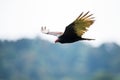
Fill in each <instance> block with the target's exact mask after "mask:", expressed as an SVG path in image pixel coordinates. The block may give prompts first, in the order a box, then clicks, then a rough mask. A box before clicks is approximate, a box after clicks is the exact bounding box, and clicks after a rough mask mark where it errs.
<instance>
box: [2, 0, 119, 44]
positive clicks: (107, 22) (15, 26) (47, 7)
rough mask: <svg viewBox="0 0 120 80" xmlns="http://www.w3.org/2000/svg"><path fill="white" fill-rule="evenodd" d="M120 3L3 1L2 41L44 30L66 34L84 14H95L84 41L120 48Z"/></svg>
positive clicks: (111, 0)
mask: <svg viewBox="0 0 120 80" xmlns="http://www.w3.org/2000/svg"><path fill="white" fill-rule="evenodd" d="M119 8H120V1H119V0H0V39H17V38H21V37H31V38H32V37H35V36H37V35H40V28H41V26H47V27H48V28H49V29H50V30H51V31H64V28H65V27H66V26H67V25H68V24H70V23H71V22H72V21H73V20H75V19H76V17H77V16H78V15H79V14H80V13H81V12H82V11H84V12H87V11H90V12H91V13H93V14H94V17H96V18H95V20H96V21H95V23H94V24H93V25H92V26H91V28H90V29H89V31H88V32H87V33H86V34H85V35H84V37H89V38H95V39H96V40H95V41H94V42H90V43H94V44H100V43H101V42H117V43H119V44H120V29H119V27H120V24H119V23H120V20H119V19H120V9H119Z"/></svg>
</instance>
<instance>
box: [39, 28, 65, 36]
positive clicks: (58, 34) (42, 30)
mask: <svg viewBox="0 0 120 80" xmlns="http://www.w3.org/2000/svg"><path fill="white" fill-rule="evenodd" d="M41 32H42V33H44V34H50V35H54V36H60V35H62V34H63V32H50V31H49V30H48V29H46V27H41Z"/></svg>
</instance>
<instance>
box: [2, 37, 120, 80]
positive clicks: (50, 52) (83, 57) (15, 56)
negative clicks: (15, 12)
mask: <svg viewBox="0 0 120 80" xmlns="http://www.w3.org/2000/svg"><path fill="white" fill-rule="evenodd" d="M0 80H120V46H119V45H117V44H116V43H104V44H102V45H100V46H99V47H93V46H91V45H88V44H87V43H83V42H76V43H72V44H53V43H50V42H48V41H45V40H41V39H40V38H36V39H21V40H18V41H15V42H14V41H7V40H5V41H0Z"/></svg>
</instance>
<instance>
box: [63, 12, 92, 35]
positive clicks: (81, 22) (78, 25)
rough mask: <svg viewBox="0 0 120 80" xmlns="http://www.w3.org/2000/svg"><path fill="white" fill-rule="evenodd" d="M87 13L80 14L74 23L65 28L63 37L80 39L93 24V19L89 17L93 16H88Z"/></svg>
mask: <svg viewBox="0 0 120 80" xmlns="http://www.w3.org/2000/svg"><path fill="white" fill-rule="evenodd" d="M88 13H89V11H88V12H87V13H85V14H83V12H82V13H81V14H80V15H79V17H78V18H77V19H76V20H75V21H74V22H72V23H71V24H70V25H68V26H67V27H66V29H65V32H64V34H63V36H68V37H69V36H71V37H73V36H79V37H81V36H82V35H83V34H84V33H85V32H86V31H87V28H89V27H90V25H92V24H93V22H94V20H93V18H94V17H91V16H92V15H93V14H90V15H88Z"/></svg>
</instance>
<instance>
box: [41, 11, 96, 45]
mask: <svg viewBox="0 0 120 80" xmlns="http://www.w3.org/2000/svg"><path fill="white" fill-rule="evenodd" d="M88 14H89V11H88V12H87V13H85V14H84V13H83V12H82V13H81V14H80V15H79V16H78V17H77V19H76V20H75V21H73V22H72V23H71V24H69V25H68V26H67V27H66V29H65V31H64V33H62V32H50V31H49V30H47V29H46V27H41V32H42V33H45V34H50V35H59V37H58V39H57V40H56V41H55V43H56V42H59V43H73V42H76V41H79V40H94V39H89V38H82V35H83V34H84V33H85V32H86V31H87V30H88V29H87V28H89V27H90V25H92V24H93V22H94V20H93V19H94V17H91V16H92V15H93V14H89V15H88Z"/></svg>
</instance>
